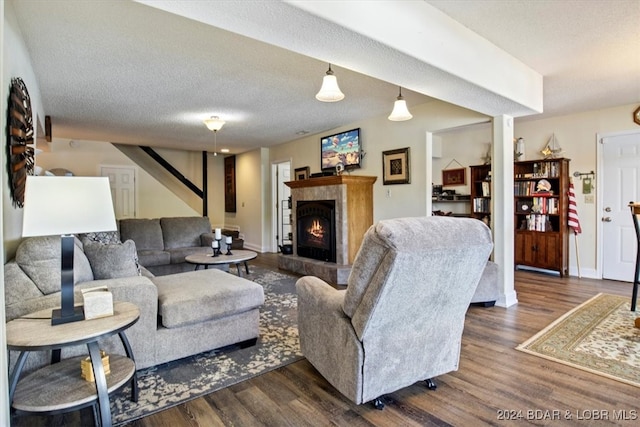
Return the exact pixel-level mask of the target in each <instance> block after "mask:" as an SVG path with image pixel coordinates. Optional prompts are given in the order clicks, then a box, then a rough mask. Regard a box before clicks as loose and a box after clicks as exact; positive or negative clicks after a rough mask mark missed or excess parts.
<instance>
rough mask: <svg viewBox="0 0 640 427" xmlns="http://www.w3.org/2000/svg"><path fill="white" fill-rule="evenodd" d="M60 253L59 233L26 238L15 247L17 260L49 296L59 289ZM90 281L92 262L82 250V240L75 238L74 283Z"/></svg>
mask: <svg viewBox="0 0 640 427" xmlns="http://www.w3.org/2000/svg"><path fill="white" fill-rule="evenodd" d="M60 254H61V248H60V236H47V237H29V238H26V239H24V240H23V241H22V243H20V246H18V249H17V251H16V262H17V263H18V265H19V266H20V268H21V269H22V271H24V272H25V273H26V274H27V276H29V278H30V279H31V280H33V283H35V284H36V286H37V287H38V289H40V292H42V293H43V294H44V295H49V294H52V293H54V292H60ZM91 280H93V273H92V272H91V265H90V264H89V261H88V260H87V257H86V254H85V253H84V252H83V250H82V243H81V242H80V241H79V240H78V239H75V248H74V251H73V283H74V284H75V283H80V282H88V281H91Z"/></svg>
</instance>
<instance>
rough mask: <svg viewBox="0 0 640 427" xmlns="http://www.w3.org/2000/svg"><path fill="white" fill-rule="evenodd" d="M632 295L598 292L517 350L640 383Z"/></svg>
mask: <svg viewBox="0 0 640 427" xmlns="http://www.w3.org/2000/svg"><path fill="white" fill-rule="evenodd" d="M629 308H630V298H628V297H621V296H615V295H608V294H598V295H596V296H595V297H593V298H591V299H590V300H588V301H586V302H584V303H582V304H580V305H579V306H578V307H576V308H574V309H573V310H571V311H569V312H568V313H566V314H564V315H563V316H562V317H560V318H559V319H558V320H556V321H555V322H553V323H552V324H550V325H549V326H547V327H546V328H544V329H543V330H542V331H540V332H538V333H537V334H536V335H534V336H533V337H532V338H530V339H529V340H527V341H526V342H524V343H522V344H520V345H519V346H518V347H516V349H517V350H520V351H523V352H525V353H529V354H533V355H535V356H539V357H543V358H545V359H549V360H553V361H555V362H559V363H563V364H565V365H569V366H573V367H575V368H578V369H582V370H585V371H588V372H592V373H594V374H598V375H602V376H604V377H607V378H611V379H614V380H617V381H621V382H623V383H627V384H631V385H634V386H636V387H640V329H638V328H635V327H634V320H635V319H636V317H638V316H640V314H639V313H638V312H633V311H630V309H629Z"/></svg>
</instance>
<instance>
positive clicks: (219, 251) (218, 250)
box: [214, 239, 222, 256]
mask: <svg viewBox="0 0 640 427" xmlns="http://www.w3.org/2000/svg"><path fill="white" fill-rule="evenodd" d="M221 241H222V239H216V242H218V247H217V248H216V251H215V252H216V253H215V255H214V256H218V255H222V251H221V250H220V246H222V243H221Z"/></svg>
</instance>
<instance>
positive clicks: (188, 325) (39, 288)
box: [4, 237, 264, 369]
mask: <svg viewBox="0 0 640 427" xmlns="http://www.w3.org/2000/svg"><path fill="white" fill-rule="evenodd" d="M135 254H136V248H135V244H134V243H133V242H132V241H131V240H129V241H126V242H125V243H122V244H113V243H111V244H105V243H101V242H97V241H91V240H90V239H87V238H85V239H84V243H83V242H82V241H80V240H79V239H76V246H75V251H74V282H75V284H76V286H75V290H76V292H75V295H76V297H75V298H76V304H78V303H80V302H81V301H82V297H81V295H80V292H79V291H80V290H81V289H83V288H87V287H94V286H101V285H104V286H107V288H108V289H109V290H110V291H111V292H112V294H113V299H114V300H115V301H129V302H131V303H134V304H135V305H137V306H138V308H139V309H140V319H139V321H138V322H137V323H136V324H135V325H133V326H132V327H131V328H129V329H128V330H127V331H126V334H127V337H128V339H129V341H130V343H131V347H132V349H133V352H134V355H135V358H136V365H137V368H138V369H141V368H145V367H148V366H153V365H156V364H159V363H163V362H168V361H171V360H175V359H179V358H183V357H186V356H190V355H193V354H197V353H200V352H203V351H207V350H211V349H215V348H219V347H223V346H226V345H230V344H235V343H250V342H251V341H252V340H255V339H256V338H257V337H258V335H259V314H260V306H261V305H262V304H263V302H264V293H263V289H262V286H260V285H258V284H256V283H254V282H251V281H249V280H246V279H243V278H240V277H237V276H234V275H232V274H229V273H225V272H223V271H220V270H216V269H208V270H200V271H191V272H186V273H177V274H171V275H165V276H159V277H154V276H153V274H151V273H150V272H148V271H147V270H146V269H144V268H143V267H140V266H139V265H137V264H136V262H135V258H136V257H135ZM4 287H5V308H6V310H5V312H6V321H10V320H12V319H15V318H17V317H20V316H23V315H26V314H28V313H32V312H34V311H38V310H42V309H46V308H52V307H56V306H59V305H60V238H59V237H38V238H28V239H25V240H23V241H22V243H21V244H20V245H19V247H18V249H17V252H16V257H15V259H13V260H11V261H9V262H8V263H7V264H5V267H4ZM85 321H86V322H90V321H91V320H85ZM100 345H101V348H103V349H105V350H106V351H107V352H108V353H114V352H115V353H119V354H124V351H123V349H122V344H121V343H120V342H119V340H118V339H117V338H110V339H108V340H105V341H104V342H101V344H100ZM12 353H13V352H12ZM78 354H86V346H80V347H74V348H71V349H69V350H68V349H64V350H63V354H62V356H63V357H68V356H74V355H78ZM16 357H17V355H16V354H12V357H11V360H10V364H11V365H13V364H14V363H15V359H16ZM49 360H50V355H49V354H48V352H35V353H33V354H32V355H30V357H29V358H28V365H27V369H33V368H35V367H38V366H42V365H43V364H45V363H48V361H49Z"/></svg>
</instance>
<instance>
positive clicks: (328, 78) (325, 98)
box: [316, 64, 344, 102]
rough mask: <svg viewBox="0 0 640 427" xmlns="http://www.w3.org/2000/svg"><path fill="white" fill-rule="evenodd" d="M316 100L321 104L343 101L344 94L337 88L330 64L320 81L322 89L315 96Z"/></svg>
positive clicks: (336, 80)
mask: <svg viewBox="0 0 640 427" xmlns="http://www.w3.org/2000/svg"><path fill="white" fill-rule="evenodd" d="M316 99H317V100H318V101H322V102H337V101H341V100H343V99H344V93H342V91H340V88H339V87H338V79H336V76H334V75H333V71H332V70H331V64H329V70H328V71H327V74H326V75H325V76H324V77H323V79H322V87H321V88H320V92H318V94H317V95H316Z"/></svg>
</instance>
